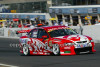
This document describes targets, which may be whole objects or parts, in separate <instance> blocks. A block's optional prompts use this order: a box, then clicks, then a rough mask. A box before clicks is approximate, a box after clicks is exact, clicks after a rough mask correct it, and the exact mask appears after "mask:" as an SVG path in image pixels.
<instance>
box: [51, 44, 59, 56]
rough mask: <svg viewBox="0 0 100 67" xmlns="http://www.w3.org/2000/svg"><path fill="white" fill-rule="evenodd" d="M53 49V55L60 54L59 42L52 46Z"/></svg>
mask: <svg viewBox="0 0 100 67" xmlns="http://www.w3.org/2000/svg"><path fill="white" fill-rule="evenodd" d="M52 51H53V55H56V56H58V55H60V48H59V45H58V44H54V45H53V48H52Z"/></svg>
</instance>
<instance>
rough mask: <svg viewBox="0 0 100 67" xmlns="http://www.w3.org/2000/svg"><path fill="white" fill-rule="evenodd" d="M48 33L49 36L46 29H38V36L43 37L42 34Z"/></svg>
mask: <svg viewBox="0 0 100 67" xmlns="http://www.w3.org/2000/svg"><path fill="white" fill-rule="evenodd" d="M44 35H46V36H47V38H49V36H48V33H47V32H46V31H45V30H44V29H39V30H38V38H42V36H44Z"/></svg>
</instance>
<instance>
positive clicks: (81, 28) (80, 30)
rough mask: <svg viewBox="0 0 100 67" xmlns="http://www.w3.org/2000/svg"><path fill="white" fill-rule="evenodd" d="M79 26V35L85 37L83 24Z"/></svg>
mask: <svg viewBox="0 0 100 67" xmlns="http://www.w3.org/2000/svg"><path fill="white" fill-rule="evenodd" d="M78 26H79V33H80V34H81V35H83V27H82V24H78Z"/></svg>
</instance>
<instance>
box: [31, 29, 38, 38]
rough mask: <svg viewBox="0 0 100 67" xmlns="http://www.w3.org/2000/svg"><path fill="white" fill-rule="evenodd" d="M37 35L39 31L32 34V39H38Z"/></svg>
mask: <svg viewBox="0 0 100 67" xmlns="http://www.w3.org/2000/svg"><path fill="white" fill-rule="evenodd" d="M37 33H38V30H37V29H34V30H33V34H32V38H37Z"/></svg>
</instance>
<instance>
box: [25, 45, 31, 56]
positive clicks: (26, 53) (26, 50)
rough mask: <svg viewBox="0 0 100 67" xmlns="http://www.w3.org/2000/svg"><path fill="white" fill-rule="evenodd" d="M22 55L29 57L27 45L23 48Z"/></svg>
mask: <svg viewBox="0 0 100 67" xmlns="http://www.w3.org/2000/svg"><path fill="white" fill-rule="evenodd" d="M23 55H25V56H28V55H30V51H29V48H28V46H27V45H24V46H23Z"/></svg>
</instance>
